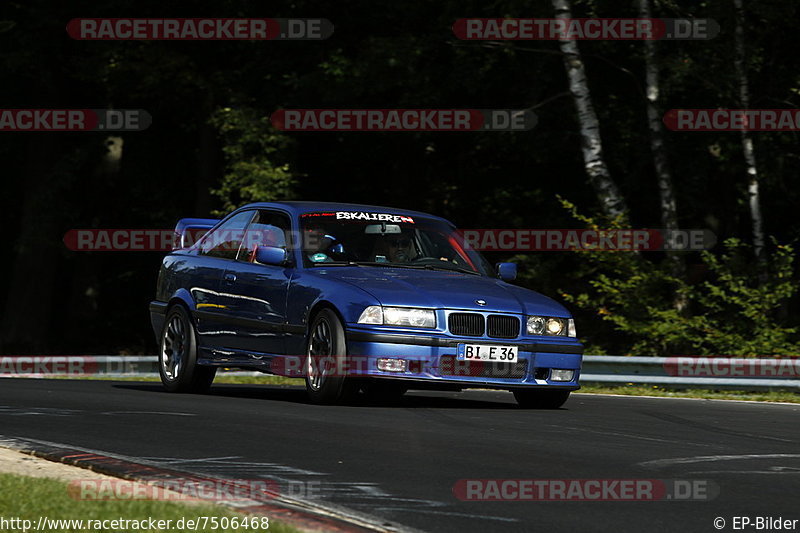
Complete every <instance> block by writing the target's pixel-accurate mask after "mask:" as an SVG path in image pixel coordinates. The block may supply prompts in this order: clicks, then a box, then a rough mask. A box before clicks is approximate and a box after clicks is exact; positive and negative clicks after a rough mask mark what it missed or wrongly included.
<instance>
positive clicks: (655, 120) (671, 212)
mask: <svg viewBox="0 0 800 533" xmlns="http://www.w3.org/2000/svg"><path fill="white" fill-rule="evenodd" d="M639 16H640V17H641V18H647V19H649V18H651V17H652V10H651V8H650V0H639ZM644 47H645V48H644V60H645V100H646V106H647V127H648V130H649V131H650V151H651V152H652V154H653V166H654V167H655V171H656V180H657V182H658V194H659V200H660V206H661V224H662V225H663V226H664V229H665V230H667V231H675V230H677V229H679V228H678V208H677V205H676V201H675V189H674V187H673V183H672V172H671V171H670V167H669V157H668V155H667V148H666V146H665V145H664V129H663V128H664V127H663V123H662V121H661V109H660V106H659V97H660V92H661V86H660V81H659V72H658V59H657V57H656V42H655V41H654V40H651V39H645V41H644ZM667 258H668V260H669V261H670V264H671V268H672V273H673V274H674V275H676V276H682V275H683V274H684V273H685V270H686V268H685V265H684V263H683V261H682V259H681V256H680V253H678V252H667ZM675 305H676V307H678V308H682V307H683V306H684V305H685V301H683V300H682V299H679V300H677V301H676V304H675Z"/></svg>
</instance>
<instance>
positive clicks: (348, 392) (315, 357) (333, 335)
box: [305, 309, 360, 405]
mask: <svg viewBox="0 0 800 533" xmlns="http://www.w3.org/2000/svg"><path fill="white" fill-rule="evenodd" d="M346 358H347V342H346V340H345V335H344V326H342V322H341V320H339V317H338V316H337V315H336V313H334V312H333V311H332V310H331V309H322V310H321V311H319V312H318V313H317V314H316V315H314V318H313V319H312V320H311V326H310V327H309V328H308V338H307V339H306V361H305V374H306V391H308V398H309V400H311V401H312V402H313V403H318V404H326V405H332V404H337V403H343V402H347V401H350V400H352V399H353V398H354V397H355V395H356V394H357V393H358V389H359V386H360V383H359V382H358V380H355V379H353V378H348V377H346V376H344V375H339V374H342V373H343V370H345V369H346V365H345V364H344V363H345V361H346ZM337 370H338V371H337ZM331 374H332V375H331Z"/></svg>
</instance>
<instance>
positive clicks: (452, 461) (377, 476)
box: [0, 379, 800, 532]
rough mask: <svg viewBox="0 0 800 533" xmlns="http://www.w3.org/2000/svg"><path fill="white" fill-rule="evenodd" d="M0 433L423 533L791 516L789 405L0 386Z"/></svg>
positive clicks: (654, 525)
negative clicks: (502, 489)
mask: <svg viewBox="0 0 800 533" xmlns="http://www.w3.org/2000/svg"><path fill="white" fill-rule="evenodd" d="M0 436H5V437H14V438H30V439H39V440H45V441H49V442H56V443H62V444H68V445H70V446H72V447H76V448H83V449H89V450H93V451H99V452H104V453H109V454H116V455H121V456H126V457H127V458H130V459H131V460H134V461H136V460H139V461H146V462H148V463H151V464H159V465H163V466H166V467H169V468H172V469H178V470H184V471H189V472H195V473H204V474H212V475H215V476H219V477H226V478H237V479H260V478H271V479H274V480H276V481H277V482H278V483H279V484H280V485H281V487H282V488H283V490H285V491H286V492H288V493H290V495H292V496H296V497H305V498H309V497H310V498H313V499H315V500H317V501H320V502H323V503H325V504H326V505H336V506H341V507H344V508H347V509H352V510H355V511H358V512H360V513H366V514H369V515H371V516H376V517H379V518H380V519H382V520H384V521H387V522H389V523H393V524H400V525H402V526H406V527H408V528H413V529H418V530H423V531H459V532H466V531H487V530H490V531H631V532H642V531H647V532H656V531H668V532H673V531H679V530H682V531H717V529H715V527H714V525H713V521H714V519H715V518H717V517H721V518H724V519H725V521H726V525H725V527H724V529H723V531H733V529H732V525H733V523H732V519H733V517H734V516H749V517H750V518H751V520H756V517H759V516H760V517H774V518H776V517H779V516H781V517H783V518H784V519H786V518H794V519H800V509H799V508H798V505H797V503H798V492H800V491H799V489H800V445H799V444H800V406H794V405H764V404H755V403H742V402H722V401H690V400H677V399H648V398H626V397H610V396H590V395H573V396H572V398H570V400H569V401H568V402H567V403H566V405H565V406H564V408H562V409H560V410H556V411H524V410H521V409H518V408H517V406H516V404H515V403H514V400H513V397H512V396H511V395H510V394H508V393H504V392H482V391H475V392H467V393H462V394H456V393H434V392H412V393H409V394H408V395H407V396H406V397H405V398H404V399H403V401H402V403H400V404H398V405H396V406H381V405H369V404H356V405H350V406H337V407H327V406H316V405H310V404H308V403H306V400H305V394H304V391H302V390H300V389H296V388H281V387H269V386H247V385H216V386H214V388H213V389H212V393H211V394H210V395H206V396H199V395H175V394H168V393H165V392H162V390H161V388H160V385H159V384H142V383H131V382H106V381H66V380H31V379H20V380H15V379H2V380H0ZM463 479H537V480H564V479H567V480H570V479H596V480H619V479H628V480H631V479H635V480H648V479H649V480H653V479H656V480H675V479H677V480H681V482H683V481H686V480H688V481H689V484H691V483H692V482H694V483H695V485H694V486H695V487H696V492H695V495H696V496H697V497H699V498H703V497H706V498H708V497H709V496H711V498H710V499H705V500H704V499H699V500H690V501H683V500H681V501H678V500H677V499H674V498H677V497H678V496H680V494H678V493H676V494H675V495H674V498H673V499H669V500H668V499H662V500H659V501H610V502H607V501H548V502H542V501H538V502H535V501H521V502H508V501H499V502H498V501H492V502H486V501H461V500H459V499H457V498H456V497H455V496H454V493H453V487H454V485H456V483H457V482H458V481H459V480H463ZM668 483H671V482H670V481H668ZM689 484H687V483H682V484H681V485H680V486H681V487H684V488H685V487H686V486H688V485H689ZM551 486H553V485H551ZM612 486H613V485H612ZM704 491H705V492H704ZM482 494H483V493H482ZM556 496H557V495H556ZM750 530H754V528H752V527H751V528H750ZM797 530H800V523H798V526H797Z"/></svg>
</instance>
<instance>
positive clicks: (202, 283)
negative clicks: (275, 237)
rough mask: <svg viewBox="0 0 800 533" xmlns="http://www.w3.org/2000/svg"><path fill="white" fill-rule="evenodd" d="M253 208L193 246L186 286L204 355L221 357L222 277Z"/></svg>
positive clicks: (224, 330) (224, 331)
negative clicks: (194, 248)
mask: <svg viewBox="0 0 800 533" xmlns="http://www.w3.org/2000/svg"><path fill="white" fill-rule="evenodd" d="M254 215H255V210H252V209H251V210H246V211H242V212H240V213H236V214H235V215H233V216H232V217H230V218H228V219H227V220H225V221H224V222H223V223H222V224H220V225H219V226H217V227H216V228H215V229H214V230H212V231H211V232H209V233H208V234H207V235H205V236H204V237H203V239H202V240H201V241H200V243H199V244H198V247H197V256H196V257H195V258H194V261H193V264H194V267H193V269H192V270H193V273H192V276H191V279H190V280H189V283H188V287H187V289H188V290H189V292H190V293H191V295H192V298H193V299H194V302H195V312H194V315H195V324H196V326H197V334H198V337H199V339H198V340H199V344H200V347H201V349H202V352H203V355H204V356H209V357H211V358H213V359H223V360H224V359H225V357H226V355H225V354H224V352H223V350H224V349H225V345H226V340H225V339H226V337H227V336H229V335H230V332H231V325H230V324H229V323H228V322H227V320H226V318H227V317H226V313H224V312H223V311H224V310H225V305H227V302H226V299H225V298H224V297H223V295H222V293H221V292H220V291H221V284H222V278H223V275H224V274H225V271H226V269H227V268H228V265H229V264H230V263H233V262H235V261H236V256H237V254H238V253H239V248H240V247H241V244H242V238H243V236H244V232H245V229H246V228H247V225H248V224H249V223H250V220H251V219H252V218H253V216H254Z"/></svg>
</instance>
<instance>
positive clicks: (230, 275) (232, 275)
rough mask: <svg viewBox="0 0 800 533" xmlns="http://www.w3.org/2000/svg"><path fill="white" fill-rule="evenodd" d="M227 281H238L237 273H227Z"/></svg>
mask: <svg viewBox="0 0 800 533" xmlns="http://www.w3.org/2000/svg"><path fill="white" fill-rule="evenodd" d="M225 281H236V274H225Z"/></svg>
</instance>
